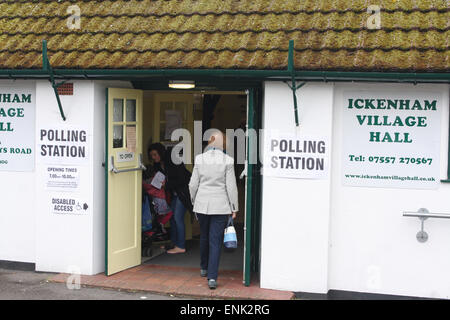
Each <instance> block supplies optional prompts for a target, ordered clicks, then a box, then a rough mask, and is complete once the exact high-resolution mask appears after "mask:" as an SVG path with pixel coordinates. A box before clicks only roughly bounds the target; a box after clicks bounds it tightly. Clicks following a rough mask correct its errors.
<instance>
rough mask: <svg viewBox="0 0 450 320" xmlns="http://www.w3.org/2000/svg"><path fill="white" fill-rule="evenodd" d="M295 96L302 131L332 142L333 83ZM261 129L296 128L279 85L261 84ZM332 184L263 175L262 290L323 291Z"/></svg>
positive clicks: (288, 91)
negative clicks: (327, 138)
mask: <svg viewBox="0 0 450 320" xmlns="http://www.w3.org/2000/svg"><path fill="white" fill-rule="evenodd" d="M297 98H298V106H299V115H300V133H301V134H305V135H317V136H321V137H324V136H325V137H329V138H330V141H331V134H332V119H333V118H332V114H333V109H332V105H333V84H324V83H308V84H306V85H305V86H304V87H302V88H301V89H299V90H298V92H297ZM263 129H264V130H265V131H266V132H267V130H271V129H275V130H279V131H280V132H285V133H292V134H293V133H295V131H296V130H297V129H296V126H295V118H294V105H293V98H292V91H291V89H290V88H289V87H288V86H287V85H286V84H285V83H283V82H266V83H265V84H264V111H263ZM263 152H264V151H263ZM330 184H331V180H330V178H328V179H323V180H311V179H287V178H278V177H267V176H263V189H262V233H261V273H260V282H261V287H263V288H269V289H280V290H291V291H303V292H313V293H326V292H327V290H328V285H327V281H328V279H327V274H328V235H329V230H328V228H329V212H330V201H329V200H330Z"/></svg>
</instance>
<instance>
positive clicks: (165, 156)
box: [148, 143, 192, 254]
mask: <svg viewBox="0 0 450 320" xmlns="http://www.w3.org/2000/svg"><path fill="white" fill-rule="evenodd" d="M170 153H171V150H170V149H169V150H166V148H165V147H164V146H163V145H162V144H161V143H153V144H151V145H150V146H149V148H148V156H149V158H151V159H152V160H153V170H154V172H157V171H160V172H161V173H163V174H164V175H165V177H166V179H165V181H164V182H163V187H164V188H165V190H166V192H168V193H169V194H170V199H171V201H170V206H171V208H172V212H173V216H172V218H171V219H170V239H171V242H172V244H173V248H172V249H170V250H168V251H167V253H169V254H178V253H185V252H186V240H185V239H186V236H185V223H184V215H185V213H186V210H189V211H191V212H192V203H191V197H190V195H189V188H188V183H189V179H190V177H191V174H190V172H189V171H188V170H187V169H186V167H185V166H184V164H179V165H176V164H174V163H173V162H172V160H171V154H170Z"/></svg>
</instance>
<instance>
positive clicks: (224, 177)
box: [189, 130, 238, 289]
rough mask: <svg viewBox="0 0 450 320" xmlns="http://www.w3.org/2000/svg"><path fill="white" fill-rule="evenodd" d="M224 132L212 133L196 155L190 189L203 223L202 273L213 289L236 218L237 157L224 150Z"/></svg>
mask: <svg viewBox="0 0 450 320" xmlns="http://www.w3.org/2000/svg"><path fill="white" fill-rule="evenodd" d="M224 140H225V139H224V135H223V133H222V132H221V131H219V130H214V131H213V133H212V134H211V136H210V138H209V141H208V146H207V147H206V148H205V151H204V153H202V154H200V155H198V156H197V157H196V158H195V163H194V171H193V173H192V177H191V180H190V182H189V190H190V194H191V197H192V203H193V204H194V212H195V215H196V216H197V219H198V221H199V224H200V256H201V257H200V267H201V270H200V275H201V276H202V277H207V279H208V286H209V288H210V289H215V288H216V287H217V277H218V271H219V261H220V253H221V249H222V242H223V234H224V229H225V227H226V225H227V222H228V219H229V216H230V215H231V216H232V217H233V219H235V218H236V214H237V212H238V192H237V186H236V176H235V173H234V160H233V158H232V157H230V156H228V155H227V154H226V153H225V152H224V149H225V141H224Z"/></svg>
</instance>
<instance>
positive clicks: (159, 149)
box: [147, 142, 166, 161]
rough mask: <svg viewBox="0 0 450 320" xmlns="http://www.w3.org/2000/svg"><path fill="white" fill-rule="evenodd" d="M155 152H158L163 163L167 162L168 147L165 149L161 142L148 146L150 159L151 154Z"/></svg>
mask: <svg viewBox="0 0 450 320" xmlns="http://www.w3.org/2000/svg"><path fill="white" fill-rule="evenodd" d="M153 150H155V151H156V152H158V155H159V157H160V158H161V161H165V160H166V147H164V146H163V145H162V144H161V143H159V142H157V143H152V144H151V145H149V146H148V148H147V155H148V156H149V157H150V152H152V151H153Z"/></svg>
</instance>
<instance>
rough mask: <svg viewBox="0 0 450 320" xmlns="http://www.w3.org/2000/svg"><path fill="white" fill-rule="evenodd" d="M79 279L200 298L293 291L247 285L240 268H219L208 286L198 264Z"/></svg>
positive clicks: (272, 296)
mask: <svg viewBox="0 0 450 320" xmlns="http://www.w3.org/2000/svg"><path fill="white" fill-rule="evenodd" d="M70 277H72V276H71V275H70V274H64V273H61V274H58V275H55V276H53V277H52V278H51V279H50V281H52V282H59V283H66V282H67V280H68V279H69V278H70ZM80 283H81V284H83V285H86V286H89V287H101V288H111V289H123V290H139V291H145V292H150V293H155V294H166V295H169V296H170V295H173V296H177V297H191V298H203V299H245V300H247V299H258V300H290V299H293V298H294V293H293V292H289V291H278V290H270V289H263V288H261V287H260V286H259V281H258V279H257V277H256V278H254V279H252V281H251V284H250V286H248V287H246V286H244V285H243V283H242V271H238V270H222V271H220V272H219V278H218V286H217V289H216V290H210V289H209V288H208V283H207V281H206V278H202V277H200V271H199V268H198V267H197V268H189V267H176V266H163V265H152V264H142V265H140V266H137V267H134V268H130V269H127V270H124V271H122V272H119V273H116V274H113V275H111V276H108V277H107V276H105V274H103V273H101V274H97V275H94V276H84V275H83V276H81V277H80Z"/></svg>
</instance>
